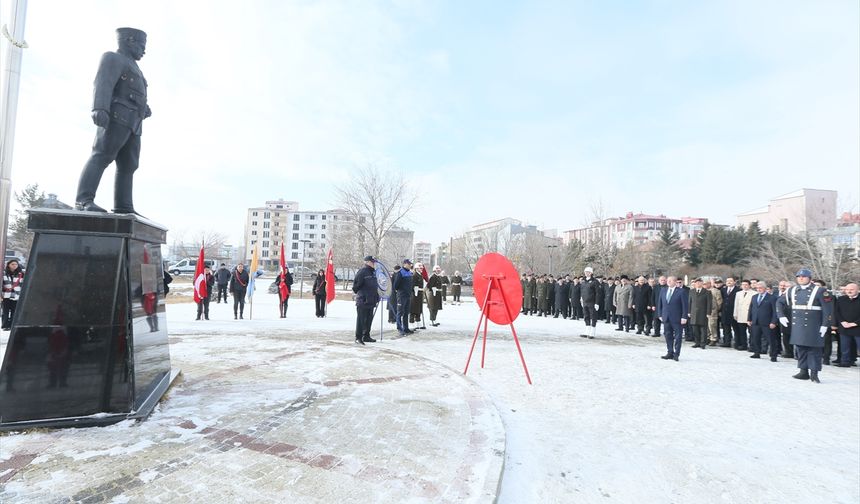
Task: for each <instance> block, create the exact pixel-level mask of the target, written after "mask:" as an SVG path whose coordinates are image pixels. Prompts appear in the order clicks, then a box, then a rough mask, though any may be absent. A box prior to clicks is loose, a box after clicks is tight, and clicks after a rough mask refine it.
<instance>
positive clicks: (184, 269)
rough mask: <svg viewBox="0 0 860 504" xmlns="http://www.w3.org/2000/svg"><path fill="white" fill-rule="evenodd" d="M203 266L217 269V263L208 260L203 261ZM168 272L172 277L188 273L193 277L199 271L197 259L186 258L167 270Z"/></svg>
mask: <svg viewBox="0 0 860 504" xmlns="http://www.w3.org/2000/svg"><path fill="white" fill-rule="evenodd" d="M203 264H205V265H206V266H209V267H210V268H212V269H213V270H214V269H215V261H212V260H209V259H206V260H205V261H203ZM167 271H169V272H170V274H171V275H181V274H183V273H188V274H189V275H193V274H194V272H195V271H197V258H196V257H186V258H185V259H182V260H181V261H179V262H178V263H176V264H174V265H172V266H170V267H168V268H167Z"/></svg>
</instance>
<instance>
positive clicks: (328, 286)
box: [325, 249, 334, 304]
mask: <svg viewBox="0 0 860 504" xmlns="http://www.w3.org/2000/svg"><path fill="white" fill-rule="evenodd" d="M325 263H326V265H325V304H329V303H331V302H332V301H334V255H332V249H328V257H326V261H325Z"/></svg>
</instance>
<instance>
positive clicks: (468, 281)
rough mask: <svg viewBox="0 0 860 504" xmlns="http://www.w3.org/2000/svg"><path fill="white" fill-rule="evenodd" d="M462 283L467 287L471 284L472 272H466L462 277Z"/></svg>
mask: <svg viewBox="0 0 860 504" xmlns="http://www.w3.org/2000/svg"><path fill="white" fill-rule="evenodd" d="M463 285H465V286H467V287H471V286H472V274H471V273H468V274H467V275H466V276H464V277H463Z"/></svg>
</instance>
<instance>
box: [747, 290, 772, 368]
mask: <svg viewBox="0 0 860 504" xmlns="http://www.w3.org/2000/svg"><path fill="white" fill-rule="evenodd" d="M755 290H756V292H757V294H755V295H754V296H753V299H752V302H751V303H750V309H749V316H748V318H747V324H749V327H750V348H751V349H752V351H753V354H752V355H750V358H752V359H759V358H761V354H763V353H767V352H768V348H770V361H771V362H776V356H777V354H779V336H778V335H777V333H776V331H775V329H776V319H777V316H776V297H775V296H774V295H773V294H768V292H767V284H766V283H765V282H757V283H756V286H755Z"/></svg>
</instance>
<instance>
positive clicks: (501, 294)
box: [463, 252, 532, 385]
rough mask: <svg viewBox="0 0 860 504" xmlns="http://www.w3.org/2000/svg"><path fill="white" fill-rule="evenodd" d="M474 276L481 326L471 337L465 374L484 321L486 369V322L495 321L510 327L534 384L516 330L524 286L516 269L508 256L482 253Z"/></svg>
mask: <svg viewBox="0 0 860 504" xmlns="http://www.w3.org/2000/svg"><path fill="white" fill-rule="evenodd" d="M472 276H473V278H474V286H473V289H474V291H475V299H476V300H477V301H478V302H479V303H480V304H479V305H478V306H479V307H480V308H481V316H480V318H479V319H478V328H477V329H475V337H474V338H473V339H472V348H471V349H469V357H468V359H466V369H464V370H463V374H464V375H465V374H466V373H467V372H468V371H469V363H470V362H472V353H473V352H474V351H475V343H477V342H478V333H480V332H481V324H482V323H483V324H484V341H483V343H482V348H481V368H482V369H483V367H484V359H485V357H486V355H487V323H488V321H489V320H492V321H493V322H495V323H496V324H499V325H508V326H510V328H511V334H513V335H514V343H516V345H517V352H519V354H520V362H522V363H523V371H525V373H526V380H528V382H529V385H531V384H532V379H531V376H529V368H528V366H526V360H525V358H524V357H523V350H522V348H521V347H520V340H519V338H518V337H517V330H516V329H514V320H516V319H517V317H518V316H519V314H520V310H521V309H522V304H523V286H522V285H521V284H520V278H519V274H518V273H517V270H516V268H514V265H513V264H512V263H511V262H510V261H509V260H508V259H507V258H506V257H505V256H503V255H501V254H497V253H495V252H492V253H489V254H484V255H483V256H481V258H480V259H479V260H478V263H477V264H476V265H475V270H474V271H473V273H472Z"/></svg>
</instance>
